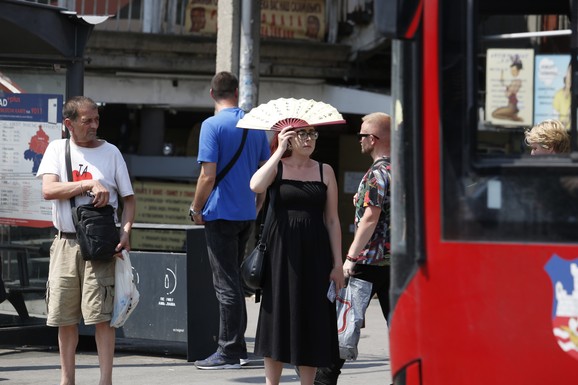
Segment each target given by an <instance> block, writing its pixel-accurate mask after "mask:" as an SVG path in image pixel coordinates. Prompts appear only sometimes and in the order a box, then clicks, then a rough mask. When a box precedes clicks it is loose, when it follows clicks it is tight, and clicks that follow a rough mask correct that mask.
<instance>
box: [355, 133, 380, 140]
mask: <svg viewBox="0 0 578 385" xmlns="http://www.w3.org/2000/svg"><path fill="white" fill-rule="evenodd" d="M367 136H373V137H374V138H375V139H378V140H379V137H378V136H375V135H373V134H362V133H361V132H358V133H357V139H359V140H361V138H365V137H367Z"/></svg>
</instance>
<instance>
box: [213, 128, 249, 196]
mask: <svg viewBox="0 0 578 385" xmlns="http://www.w3.org/2000/svg"><path fill="white" fill-rule="evenodd" d="M248 134H249V130H247V129H243V137H242V138H241V144H240V145H239V148H238V149H237V152H236V153H235V155H233V158H231V160H230V161H229V163H227V165H226V166H225V168H223V169H222V170H221V172H219V173H218V174H217V176H216V177H215V184H214V186H213V189H214V188H215V187H217V185H218V184H219V182H220V181H221V180H223V178H224V177H225V175H227V173H228V172H229V170H231V168H233V165H234V164H235V162H236V161H237V159H239V156H241V152H243V147H244V146H245V142H246V141H247V135H248Z"/></svg>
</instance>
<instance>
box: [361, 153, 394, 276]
mask: <svg viewBox="0 0 578 385" xmlns="http://www.w3.org/2000/svg"><path fill="white" fill-rule="evenodd" d="M390 170H391V165H390V159H389V157H382V158H379V159H378V160H376V161H375V162H374V163H373V164H372V165H371V167H370V168H369V170H367V172H366V173H365V175H364V176H363V178H362V179H361V182H360V183H359V187H358V189H357V194H355V197H354V204H355V228H356V229H357V227H358V226H359V221H360V220H361V218H362V217H363V214H364V212H365V208H366V207H368V206H377V207H380V208H381V214H380V216H379V221H378V223H377V226H376V228H375V231H374V232H373V235H372V236H371V238H370V239H369V242H368V243H367V245H365V247H364V248H363V250H361V252H360V254H359V256H358V257H359V260H358V262H357V263H360V264H366V265H377V266H383V265H389V263H390V257H391V256H390V252H389V246H390V227H389V226H390V215H389V212H390V210H389V206H390V184H391V174H390Z"/></svg>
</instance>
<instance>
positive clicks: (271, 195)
mask: <svg viewBox="0 0 578 385" xmlns="http://www.w3.org/2000/svg"><path fill="white" fill-rule="evenodd" d="M282 175H283V163H282V162H281V161H279V163H278V164H277V175H276V176H275V181H273V183H272V184H271V186H269V188H268V189H267V200H268V201H269V202H268V204H267V205H266V206H265V207H264V208H263V210H265V211H263V215H264V217H265V220H264V221H263V223H261V226H260V227H259V241H261V239H265V238H266V237H267V234H268V232H267V231H268V230H269V227H271V221H272V220H273V214H270V212H271V211H272V210H273V204H274V203H275V196H276V195H277V192H276V191H277V188H278V187H277V186H276V184H278V182H279V181H280V180H281V177H282Z"/></svg>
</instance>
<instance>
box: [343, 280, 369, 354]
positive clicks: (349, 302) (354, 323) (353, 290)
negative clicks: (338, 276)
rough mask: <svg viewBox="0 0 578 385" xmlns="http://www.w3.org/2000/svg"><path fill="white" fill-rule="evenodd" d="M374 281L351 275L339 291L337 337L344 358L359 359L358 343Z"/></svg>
mask: <svg viewBox="0 0 578 385" xmlns="http://www.w3.org/2000/svg"><path fill="white" fill-rule="evenodd" d="M372 286H373V285H372V283H371V282H368V281H364V280H362V279H358V278H354V277H350V278H349V282H348V283H347V286H346V287H344V288H343V289H341V290H340V291H339V294H338V295H337V298H336V301H335V304H336V305H335V306H336V309H337V337H338V339H339V356H340V357H341V358H342V359H344V360H355V359H357V343H358V342H359V336H360V333H361V326H362V324H363V318H364V317H365V310H366V309H367V305H369V300H370V299H371V288H372Z"/></svg>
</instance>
